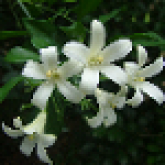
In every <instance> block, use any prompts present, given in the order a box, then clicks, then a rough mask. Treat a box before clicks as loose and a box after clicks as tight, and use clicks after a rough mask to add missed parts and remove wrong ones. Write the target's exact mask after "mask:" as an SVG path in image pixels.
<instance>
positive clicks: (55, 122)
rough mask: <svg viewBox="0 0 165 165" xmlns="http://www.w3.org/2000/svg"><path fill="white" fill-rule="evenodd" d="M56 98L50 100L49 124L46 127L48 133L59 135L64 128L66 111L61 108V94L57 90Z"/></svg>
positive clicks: (55, 92)
mask: <svg viewBox="0 0 165 165" xmlns="http://www.w3.org/2000/svg"><path fill="white" fill-rule="evenodd" d="M53 93H54V94H55V96H52V97H50V98H49V101H48V104H47V109H46V113H47V123H46V126H45V131H46V133H51V134H55V135H58V134H60V133H61V131H62V129H63V127H64V109H63V108H61V107H62V106H60V104H61V102H59V101H60V100H59V97H60V93H59V92H57V90H55V91H54V92H53Z"/></svg>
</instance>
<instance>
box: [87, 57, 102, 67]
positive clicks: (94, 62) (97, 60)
mask: <svg viewBox="0 0 165 165" xmlns="http://www.w3.org/2000/svg"><path fill="white" fill-rule="evenodd" d="M102 62H103V57H100V56H98V57H90V58H89V60H88V65H89V66H97V65H100V64H101V63H102Z"/></svg>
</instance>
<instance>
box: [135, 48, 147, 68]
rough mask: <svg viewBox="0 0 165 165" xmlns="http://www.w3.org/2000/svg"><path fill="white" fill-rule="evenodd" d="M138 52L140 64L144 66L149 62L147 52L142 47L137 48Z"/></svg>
mask: <svg viewBox="0 0 165 165" xmlns="http://www.w3.org/2000/svg"><path fill="white" fill-rule="evenodd" d="M137 51H138V64H139V65H140V66H143V65H144V64H145V63H146V60H147V51H146V50H145V48H144V47H143V46H141V45H139V46H137Z"/></svg>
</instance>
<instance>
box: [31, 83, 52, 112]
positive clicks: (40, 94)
mask: <svg viewBox="0 0 165 165" xmlns="http://www.w3.org/2000/svg"><path fill="white" fill-rule="evenodd" d="M53 89H54V84H53V83H50V82H44V83H43V84H42V85H41V86H39V87H38V88H37V90H36V91H35V93H34V95H33V99H32V100H31V102H32V103H33V104H34V105H35V106H37V107H39V108H40V109H45V108H46V103H47V101H48V99H49V97H50V96H51V93H52V92H53Z"/></svg>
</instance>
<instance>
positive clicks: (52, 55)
mask: <svg viewBox="0 0 165 165" xmlns="http://www.w3.org/2000/svg"><path fill="white" fill-rule="evenodd" d="M40 53H41V61H42V62H43V63H44V67H45V69H46V70H49V69H54V68H56V66H57V61H58V58H57V56H58V53H57V47H56V46H49V47H47V48H43V49H40Z"/></svg>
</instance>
